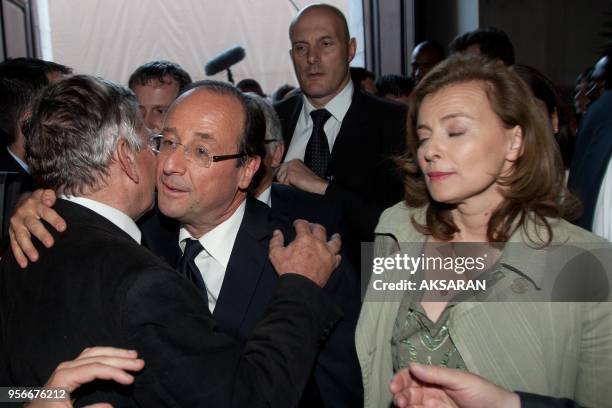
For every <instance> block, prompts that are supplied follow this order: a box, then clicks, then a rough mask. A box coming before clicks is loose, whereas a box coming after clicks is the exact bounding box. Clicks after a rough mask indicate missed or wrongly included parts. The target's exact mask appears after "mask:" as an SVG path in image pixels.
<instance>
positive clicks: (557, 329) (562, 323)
mask: <svg viewBox="0 0 612 408" xmlns="http://www.w3.org/2000/svg"><path fill="white" fill-rule="evenodd" d="M411 215H414V216H415V217H416V219H417V221H421V222H423V217H424V210H423V209H409V208H407V207H406V206H405V204H403V203H399V204H397V205H395V206H394V207H391V208H389V209H387V210H386V211H385V212H384V213H383V214H382V216H381V219H380V222H379V224H378V226H377V229H376V233H377V238H376V242H375V249H374V252H375V256H389V255H391V254H393V253H394V252H397V251H398V250H399V244H398V243H418V242H424V240H425V237H424V236H423V235H422V234H420V233H418V232H417V231H416V230H415V229H414V228H413V226H412V224H411V222H410V216H411ZM533 228H534V229H533V230H532V231H536V232H538V231H539V232H540V233H541V232H542V231H541V229H539V228H536V227H533ZM553 234H554V240H553V244H554V245H566V246H567V245H579V244H580V243H596V244H602V245H605V244H604V243H605V242H606V241H605V240H603V239H601V238H599V237H597V236H595V235H593V234H591V233H589V232H587V231H585V230H582V229H580V228H579V227H576V226H574V225H572V224H570V223H568V222H566V221H563V220H559V221H556V222H555V223H554V225H553ZM521 241H523V237H522V233H521V232H517V233H515V234H514V235H513V236H512V237H511V239H510V241H509V242H514V243H520V242H521ZM507 252H510V253H507ZM511 252H512V251H511V250H506V249H504V252H503V253H502V260H503V262H505V263H506V264H508V265H511V266H513V267H515V268H517V269H518V270H520V271H524V272H525V274H528V276H529V278H530V279H531V282H532V283H533V284H534V285H539V286H540V285H543V284H544V285H545V283H546V279H545V277H546V276H545V274H546V273H548V272H547V269H546V268H545V267H541V265H540V267H538V265H539V263H540V260H539V259H538V256H539V255H538V251H537V250H534V251H533V256H532V257H525V256H524V252H521V253H520V256H519V254H512V253H511ZM529 253H530V254H531V252H529ZM528 258H530V259H528ZM609 267H610V265H608V268H609ZM392 273H400V272H397V271H395V272H392ZM401 273H404V274H405V271H402V272H401ZM503 279H506V280H507V282H500V283H498V284H496V286H495V287H496V288H500V290H499V291H497V293H495V294H494V296H495V298H496V299H497V300H503V299H504V298H505V297H504V291H507V290H510V289H509V288H511V287H512V285H511V284H512V282H513V281H515V280H516V279H517V276H513V275H512V273H508V274H507V276H506V277H504V278H503ZM372 292H373V288H372V285H368V292H367V294H366V298H365V301H364V304H363V307H362V310H361V315H360V317H359V322H358V325H357V333H356V347H357V354H358V357H359V362H360V364H361V370H362V375H363V385H364V394H365V395H364V396H365V401H364V405H365V407H376V408H380V407H386V406H389V405H390V403H391V394H390V393H389V382H390V380H391V377H392V376H393V367H392V362H391V346H390V339H391V334H392V330H393V324H394V322H395V319H396V316H397V311H398V308H399V305H400V301H401V297H402V296H403V293H401V292H399V293H388V292H385V293H384V294H382V295H381V293H380V292H379V293H377V295H376V296H377V297H376V298H375V300H371V299H373V296H372V295H373V293H372ZM381 296H382V298H381ZM448 327H449V331H450V335H451V337H452V339H453V341H454V343H455V345H456V346H457V349H458V350H459V352H460V353H461V356H462V358H463V360H464V361H465V364H466V366H467V368H468V370H469V371H470V372H473V373H476V374H479V375H481V376H483V377H485V378H487V379H489V380H491V381H492V382H494V383H496V384H498V385H500V386H502V387H505V388H507V389H510V390H515V391H526V392H531V393H536V394H542V395H548V396H554V397H569V398H572V399H574V400H576V401H577V402H578V403H580V404H581V405H584V406H588V407H612V303H607V302H603V303H594V302H591V303H569V302H557V303H552V302H513V303H511V302H505V303H504V302H499V301H497V302H494V301H493V302H482V303H479V302H471V303H467V302H464V303H460V304H458V305H457V306H455V307H454V308H453V310H452V312H451V314H450V317H449V321H448Z"/></svg>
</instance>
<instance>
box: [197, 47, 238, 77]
mask: <svg viewBox="0 0 612 408" xmlns="http://www.w3.org/2000/svg"><path fill="white" fill-rule="evenodd" d="M245 55H246V54H245V52H244V48H242V47H241V46H239V45H236V46H235V47H232V48H228V49H227V50H225V51H223V52H222V53H220V54H219V55H217V56H215V57H214V58H212V59H211V60H210V61H208V63H207V64H206V65H205V66H204V72H205V73H206V75H215V74H216V73H219V72H221V71H224V70H226V69H229V68H230V67H231V66H232V65H234V64H237V63H239V62H240V61H242V60H243V59H244V56H245Z"/></svg>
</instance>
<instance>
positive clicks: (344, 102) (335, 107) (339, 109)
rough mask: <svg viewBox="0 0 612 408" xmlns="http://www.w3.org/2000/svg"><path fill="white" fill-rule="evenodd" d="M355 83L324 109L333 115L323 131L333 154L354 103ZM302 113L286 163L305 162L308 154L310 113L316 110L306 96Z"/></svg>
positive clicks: (311, 124) (310, 132) (349, 85)
mask: <svg viewBox="0 0 612 408" xmlns="http://www.w3.org/2000/svg"><path fill="white" fill-rule="evenodd" d="M353 92H354V88H353V81H350V80H349V81H348V84H346V86H345V87H344V88H343V89H342V91H340V93H339V94H338V95H336V96H334V98H333V99H332V100H331V101H329V102H328V103H327V105H325V106H324V107H323V108H324V109H327V110H328V111H329V113H331V115H332V116H331V117H330V118H329V119H328V120H327V122H325V126H324V127H323V129H324V130H325V136H327V143H328V144H329V151H330V153H331V151H332V149H333V147H334V142H335V141H336V137H337V136H338V133H340V127H341V126H342V121H343V120H344V117H345V116H346V112H347V111H348V110H349V108H350V106H351V103H352V102H353ZM302 100H303V103H302V112H301V113H300V116H299V118H298V121H297V123H296V124H295V130H294V131H293V137H292V138H291V143H290V144H289V148H288V149H287V155H286V156H285V161H286V162H287V161H289V160H292V159H300V160H304V154H305V153H306V146H307V145H308V141H309V140H310V136H311V134H312V126H313V123H312V118H311V117H310V112H312V111H313V110H316V109H317V108H315V107H314V106H312V104H311V103H310V101H309V100H308V98H307V97H306V95H303V96H302Z"/></svg>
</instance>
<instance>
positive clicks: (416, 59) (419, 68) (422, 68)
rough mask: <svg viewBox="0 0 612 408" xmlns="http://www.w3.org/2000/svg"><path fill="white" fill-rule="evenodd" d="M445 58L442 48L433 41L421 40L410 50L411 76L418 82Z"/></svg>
mask: <svg viewBox="0 0 612 408" xmlns="http://www.w3.org/2000/svg"><path fill="white" fill-rule="evenodd" d="M444 58H446V55H445V52H444V48H443V47H442V46H441V45H440V44H438V43H437V42H435V41H423V42H422V43H419V44H418V45H417V46H416V47H414V50H413V51H412V60H411V61H410V65H411V66H412V78H413V79H414V80H415V81H416V82H418V81H420V80H421V78H423V77H424V76H425V75H427V73H428V72H429V71H431V69H432V68H433V67H435V66H436V64H438V63H439V62H440V61H442V60H444Z"/></svg>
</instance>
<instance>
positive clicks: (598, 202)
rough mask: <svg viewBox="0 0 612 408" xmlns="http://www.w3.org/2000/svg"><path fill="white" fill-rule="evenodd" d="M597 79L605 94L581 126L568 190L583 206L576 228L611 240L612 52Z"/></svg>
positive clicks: (598, 68)
mask: <svg viewBox="0 0 612 408" xmlns="http://www.w3.org/2000/svg"><path fill="white" fill-rule="evenodd" d="M593 79H594V80H595V81H597V82H598V86H600V87H601V88H603V90H604V92H603V93H602V94H601V96H600V97H599V99H597V100H596V101H595V102H594V103H593V104H592V105H591V106H589V109H588V110H587V112H586V113H585V115H584V116H583V118H582V120H581V122H580V127H579V129H578V136H577V138H576V147H575V150H574V157H573V159H572V165H571V167H570V173H569V180H568V187H569V188H570V190H572V191H574V192H576V193H577V195H578V197H579V198H580V199H581V201H582V205H583V213H582V216H581V217H580V218H579V219H578V220H577V221H576V224H577V225H579V226H581V227H582V228H585V229H588V230H590V231H593V232H594V233H595V234H598V235H601V236H603V237H604V238H606V239H608V240H611V239H612V222H611V219H612V210H611V208H612V161H611V158H612V137H611V135H612V116H611V115H610V112H612V52H609V53H608V55H606V56H604V57H603V58H601V59H600V60H599V62H598V63H597V65H596V66H595V70H594V71H593Z"/></svg>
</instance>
